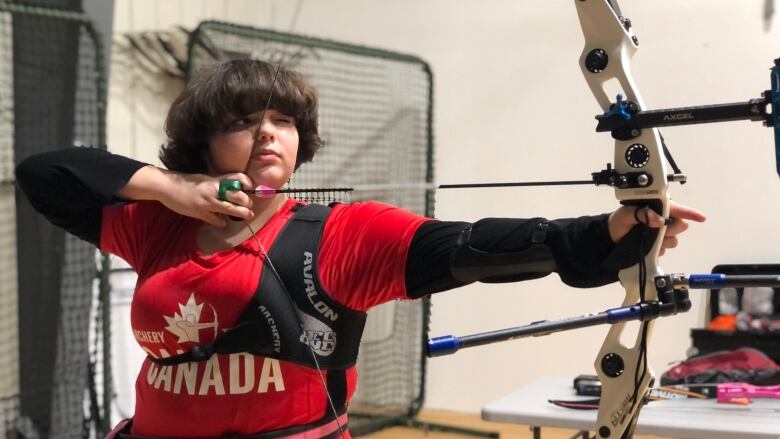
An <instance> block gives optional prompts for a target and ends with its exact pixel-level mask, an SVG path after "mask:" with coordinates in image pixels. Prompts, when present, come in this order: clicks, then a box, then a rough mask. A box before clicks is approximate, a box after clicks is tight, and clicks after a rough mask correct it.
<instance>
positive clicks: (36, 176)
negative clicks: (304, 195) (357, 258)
mask: <svg viewBox="0 0 780 439" xmlns="http://www.w3.org/2000/svg"><path fill="white" fill-rule="evenodd" d="M144 166H146V164H145V163H142V162H139V161H136V160H132V159H129V158H127V157H123V156H120V155H115V154H111V153H109V152H106V151H104V150H99V149H91V148H68V149H63V150H58V151H54V152H49V153H44V154H39V155H34V156H31V157H29V158H27V159H25V160H24V161H22V163H20V164H19V165H18V166H17V168H16V179H17V184H18V185H19V186H20V188H21V189H22V190H23V191H24V193H25V194H26V195H27V197H28V198H29V200H30V202H31V203H32V205H33V206H34V207H35V208H36V209H37V210H38V211H39V212H41V213H42V214H43V215H44V216H46V217H47V218H48V219H49V221H51V222H52V223H53V224H55V225H57V226H59V227H62V228H63V229H65V230H66V231H68V232H70V233H72V234H74V235H76V236H78V237H80V238H82V239H84V240H86V241H88V242H90V243H92V244H95V245H99V243H100V230H101V227H102V210H103V207H104V206H107V205H112V204H116V203H121V202H126V200H121V199H119V198H117V196H116V193H117V192H118V191H119V190H120V189H121V188H122V187H124V186H125V185H126V184H127V182H128V181H129V180H130V178H131V177H132V176H133V174H135V172H136V171H138V170H139V169H140V168H142V167H144ZM539 220H540V219H538V218H537V219H485V220H481V221H479V222H477V223H474V224H471V223H466V222H453V221H438V220H433V221H428V222H426V223H425V224H423V225H422V226H420V228H419V229H418V230H417V232H416V233H415V235H414V237H413V239H412V242H411V245H410V248H409V253H408V256H407V266H406V287H407V294H408V295H409V297H421V296H424V295H427V294H432V293H436V292H440V291H445V290H448V289H452V288H455V287H458V286H462V285H464V284H465V283H464V282H462V281H459V280H457V279H455V277H454V276H453V275H452V272H451V266H450V257H451V254H452V252H453V249H455V248H456V246H457V240H458V237H459V236H460V234H461V232H462V231H463V230H465V229H468V228H472V230H478V233H473V236H472V242H471V245H472V246H475V247H476V248H479V249H480V250H483V251H487V252H515V251H519V250H522V249H523V248H526V247H527V246H528V245H530V239H531V233H530V232H529V230H530V228H531V226H533V225H535V224H537V223H538V222H539ZM545 244H546V245H548V246H549V248H550V251H551V253H552V256H553V257H554V259H555V261H554V265H555V267H557V268H556V270H555V271H556V272H558V274H559V275H560V277H561V279H562V280H563V281H564V282H566V283H567V284H569V285H573V286H580V287H590V286H597V285H603V284H606V283H611V282H614V281H615V280H617V273H616V272H615V271H613V270H610V269H606V268H604V267H603V266H602V264H601V262H602V261H603V260H604V258H606V256H607V255H608V254H609V253H610V251H611V250H612V249H613V244H612V242H611V241H610V239H609V233H608V230H607V218H606V215H600V216H594V217H580V218H574V219H562V220H555V221H550V222H549V227H548V229H547V237H546V241H545ZM547 274H549V272H544V273H528V274H527V276H525V277H523V276H522V275H521V276H519V277H516V278H515V279H514V280H519V279H524V278H527V279H531V278H537V277H541V276H544V275H547Z"/></svg>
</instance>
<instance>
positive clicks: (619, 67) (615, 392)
mask: <svg viewBox="0 0 780 439" xmlns="http://www.w3.org/2000/svg"><path fill="white" fill-rule="evenodd" d="M575 4H576V6H577V13H578V16H579V19H580V24H581V26H582V31H583V35H584V37H585V47H584V49H583V52H582V55H581V56H580V67H581V69H582V72H583V75H584V76H585V80H586V81H587V83H588V85H589V86H590V89H591V91H592V92H593V95H594V96H595V98H596V100H597V101H598V104H599V106H600V107H601V109H602V111H604V112H607V111H609V110H610V109H611V107H612V100H611V98H610V96H609V95H608V93H607V90H605V85H606V84H607V83H608V82H614V81H617V82H618V83H619V84H620V87H621V89H622V93H623V95H625V96H626V97H627V100H628V102H629V103H633V104H636V105H637V108H643V107H644V102H643V101H642V98H641V96H640V95H639V92H638V90H637V87H636V84H635V82H634V80H633V78H632V76H631V71H630V61H631V57H632V56H633V55H634V53H636V50H637V39H636V36H635V35H634V33H633V31H632V30H631V29H630V25H626V21H625V19H624V18H623V17H621V16H620V15H619V14H620V13H619V10H618V11H616V10H615V9H613V6H612V4H610V2H609V1H608V0H575ZM632 134H635V136H633V138H631V139H629V140H616V141H615V155H614V166H615V171H616V172H617V174H618V175H623V174H627V173H637V172H639V173H641V174H646V175H645V177H647V178H649V179H650V181H649V182H648V183H647V184H646V185H645V186H641V187H630V188H620V187H616V188H615V197H616V198H617V199H618V201H620V202H621V203H623V204H632V205H640V206H644V205H649V206H651V207H652V208H653V209H654V210H656V211H657V212H658V213H659V214H661V215H663V217H664V218H668V216H669V195H668V191H667V188H668V183H667V179H666V176H667V175H668V174H669V172H668V169H667V163H666V160H665V158H664V155H663V150H662V148H661V144H662V143H661V138H660V134H659V133H658V130H657V129H644V130H639V131H638V132H636V133H632ZM664 232H665V228H661V229H659V230H658V233H657V234H654V235H655V240H654V242H652V248H651V249H650V251H649V252H648V253H647V254H646V256H645V257H644V267H645V270H644V276H641V275H642V273H641V272H640V270H641V268H640V265H639V264H637V265H634V266H632V267H629V268H626V269H623V270H621V271H620V273H619V278H620V282H621V284H622V285H623V287H624V288H625V290H626V296H625V300H624V301H623V306H629V305H633V304H636V303H637V302H639V301H641V300H656V299H657V292H656V290H655V288H654V286H653V279H654V278H655V277H656V276H661V275H663V271H662V270H661V268H660V267H659V266H658V263H657V261H658V253H659V251H660V249H661V243H662V239H663V236H664ZM651 237H652V236H650V237H648V242H647V246H648V247H649V245H650V241H649V239H650V238H651ZM637 251H641V250H640V249H637ZM640 276H641V277H640ZM643 279H644V280H643ZM645 281H647V283H646V284H645ZM642 284H645V288H644V297H642V294H641V292H640V290H641V289H642ZM626 325H627V324H626V323H619V324H615V325H612V326H611V327H610V330H609V332H608V334H607V337H606V339H605V341H604V344H603V345H602V347H601V350H600V351H599V354H598V357H597V358H596V360H595V362H594V366H595V368H596V372H597V373H598V375H599V378H600V379H601V383H602V395H601V403H600V405H599V413H598V419H597V425H596V431H597V433H598V434H599V437H602V438H618V437H621V436H622V435H623V434H627V435H630V434H631V432H632V431H633V427H634V424H635V419H636V415H637V414H638V411H639V408H640V407H641V405H642V399H643V397H644V395H645V394H646V392H647V391H648V389H649V387H650V385H651V384H652V381H653V376H652V373H651V371H650V370H649V368H646V367H645V364H646V358H643V356H644V355H646V352H645V351H644V347H645V346H646V343H647V340H648V339H649V337H650V332H651V331H652V321H650V322H645V323H643V324H640V325H639V329H638V330H637V333H636V335H635V337H633V339H634V344H633V346H626V345H624V344H623V343H621V337H622V334H623V332H624V331H626V330H627V329H629V328H627V327H626ZM643 343H644V344H645V346H643Z"/></svg>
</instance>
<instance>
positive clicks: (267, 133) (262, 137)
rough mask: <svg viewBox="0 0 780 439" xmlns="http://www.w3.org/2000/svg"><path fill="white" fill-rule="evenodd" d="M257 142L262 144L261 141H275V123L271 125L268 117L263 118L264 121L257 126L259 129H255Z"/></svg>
mask: <svg viewBox="0 0 780 439" xmlns="http://www.w3.org/2000/svg"><path fill="white" fill-rule="evenodd" d="M254 134H255V136H254V137H255V142H261V141H273V140H274V137H275V133H274V126H273V123H271V119H269V118H268V117H265V116H264V117H263V119H262V120H261V121H260V123H259V124H257V128H255V133H254Z"/></svg>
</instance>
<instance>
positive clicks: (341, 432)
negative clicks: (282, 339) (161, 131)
mask: <svg viewBox="0 0 780 439" xmlns="http://www.w3.org/2000/svg"><path fill="white" fill-rule="evenodd" d="M281 69H282V64H281V63H279V64H277V65H276V72H275V73H274V79H273V81H271V89H270V90H269V92H268V99H267V100H266V103H265V108H264V109H263V112H262V113H261V115H260V118H261V119H260V124H261V125H262V123H263V118H265V115H266V113H267V112H268V110H269V109H270V108H271V98H272V97H273V94H274V90H275V89H276V80H277V78H278V77H279V72H280V71H281ZM244 224H246V228H247V229H249V233H251V234H252V238H254V240H255V243H257V247H258V249H259V250H260V254H261V256H262V257H263V261H264V262H267V263H268V268H270V269H271V272H272V273H273V274H274V277H276V280H277V281H279V285H281V287H282V290H283V291H284V294H285V297H287V301H288V302H289V303H290V305H291V306H292V307H293V309H295V310H297V306H296V305H295V302H294V301H293V298H292V295H291V294H290V291H289V290H288V289H287V286H286V285H285V283H284V281H283V280H282V276H281V275H279V272H278V271H276V267H274V264H273V262H272V261H271V257H270V256H269V255H268V252H267V251H265V247H263V244H262V243H260V239H258V237H257V235H256V234H255V231H254V229H252V225H251V224H249V221H247V220H244ZM293 314H295V320H296V321H297V323H298V328H299V330H300V332H301V341H302V342H305V343H306V346H307V347H308V348H309V353H310V354H311V358H312V360H313V361H314V366H315V368H316V369H317V375H319V377H320V382H321V383H322V389H323V390H324V391H325V395H326V396H327V398H328V405H329V407H330V410H331V412H332V413H333V419H334V420H335V421H336V425H337V426H338V429H339V436H340V437H341V438H342V439H344V438H345V437H346V436H344V426H343V425H341V421H340V420H339V413H338V410H336V404H335V403H334V402H333V397H332V396H331V394H330V391H328V383H326V382H325V376H324V375H323V373H322V368H321V367H320V362H319V361H318V360H317V354H316V353H315V352H314V348H313V347H312V345H311V343H310V342H309V338H308V337H307V336H306V330H305V328H304V325H303V321H302V320H301V316H300V315H299V314H298V312H297V311H296V312H295V313H293Z"/></svg>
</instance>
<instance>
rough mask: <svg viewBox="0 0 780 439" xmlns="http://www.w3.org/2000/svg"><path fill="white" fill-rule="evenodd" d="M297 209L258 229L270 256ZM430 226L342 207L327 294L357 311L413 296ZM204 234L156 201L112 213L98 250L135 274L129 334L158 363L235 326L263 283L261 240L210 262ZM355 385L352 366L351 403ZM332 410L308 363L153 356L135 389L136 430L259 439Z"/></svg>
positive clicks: (328, 249) (287, 208) (384, 208)
mask: <svg viewBox="0 0 780 439" xmlns="http://www.w3.org/2000/svg"><path fill="white" fill-rule="evenodd" d="M295 204H296V201H294V200H288V201H287V203H285V205H284V206H283V207H282V208H281V209H280V210H279V212H277V213H276V214H275V215H274V216H273V217H272V218H271V219H270V220H269V221H268V222H267V223H266V224H265V225H264V226H263V227H262V228H261V229H260V230H258V231H257V235H256V236H257V238H258V239H259V241H260V242H261V243H262V245H263V247H264V248H265V250H267V251H270V248H271V247H272V246H273V245H274V240H275V239H276V237H277V235H278V234H279V232H280V231H281V229H282V228H283V226H284V225H285V224H286V222H287V221H288V220H289V219H290V218H291V217H292V215H293V212H292V210H291V209H292V207H293V206H294V205H295ZM427 220H428V219H427V218H425V217H421V216H419V215H416V214H413V213H411V212H408V211H405V210H402V209H399V208H396V207H392V206H389V205H385V204H381V203H375V202H363V203H353V204H345V205H336V206H335V207H334V208H333V210H332V211H331V213H330V215H329V216H328V218H327V220H326V223H325V227H324V230H323V235H322V239H321V242H320V248H319V255H318V260H317V263H318V270H319V271H318V274H319V276H320V280H321V282H322V286H323V288H324V289H325V291H326V292H327V294H328V295H329V296H330V297H331V298H332V299H333V300H335V301H336V302H338V303H340V304H342V305H344V306H346V307H348V308H350V309H353V310H357V311H366V310H368V309H369V308H371V307H372V306H374V305H378V304H382V303H385V302H388V301H390V300H394V299H404V298H406V288H405V276H404V274H405V270H406V256H407V253H408V249H409V245H410V242H411V240H412V237H413V235H414V233H415V231H416V230H417V228H418V227H419V226H420V225H421V224H422V223H423V222H425V221H427ZM200 225H202V223H201V222H200V221H198V220H195V219H192V218H189V217H184V216H181V215H178V214H176V213H174V212H172V211H170V210H168V209H167V208H165V207H164V206H163V205H162V204H160V203H158V202H151V201H141V202H135V203H130V204H126V205H122V206H118V207H106V208H104V209H103V224H102V229H101V238H100V244H101V249H102V250H104V251H107V252H110V253H114V254H116V255H118V256H120V257H122V258H123V259H125V260H126V261H127V262H128V263H129V264H130V266H131V267H133V269H134V270H135V271H136V272H137V273H138V283H137V284H136V289H135V295H134V297H133V304H132V308H131V325H132V328H133V334H134V336H135V338H136V340H137V341H138V343H139V344H140V346H141V348H142V349H143V350H144V351H146V353H148V354H149V355H150V356H152V357H156V358H160V357H166V356H170V355H174V354H178V353H183V352H186V351H189V350H190V349H191V347H192V346H194V345H196V344H204V343H210V342H212V341H213V340H214V338H215V337H216V336H217V335H218V334H221V333H222V332H224V331H225V330H226V329H229V328H231V327H232V326H233V325H234V324H235V323H236V321H237V319H238V317H239V316H240V315H241V313H242V312H243V311H244V308H245V306H246V304H247V303H248V302H249V300H250V299H251V298H252V296H253V295H254V293H255V290H256V289H257V287H258V285H259V282H260V275H261V272H262V268H263V258H264V255H263V254H262V252H261V251H259V249H258V247H257V243H256V242H255V240H254V239H253V238H251V237H250V238H249V239H247V240H246V241H244V242H243V243H241V244H239V245H238V246H236V247H234V248H231V249H226V250H222V251H218V252H215V253H213V254H212V255H209V256H206V255H203V254H202V253H201V252H200V251H199V249H198V247H197V243H196V237H197V231H198V228H199V227H200ZM280 245H281V244H280ZM325 373H327V372H323V374H325ZM356 380H357V374H356V371H355V368H354V367H353V368H352V369H350V370H349V371H348V373H347V401H349V398H351V397H352V395H353V394H354V390H355V385H356ZM326 410H329V407H328V402H327V397H326V394H325V389H324V388H323V384H322V379H321V377H320V376H319V372H317V371H316V370H314V369H311V368H308V367H305V366H301V365H297V364H293V363H289V362H285V361H281V360H276V359H272V358H265V357H261V356H253V355H251V354H248V353H235V354H225V355H214V356H212V357H211V358H210V359H209V360H208V361H205V362H193V363H182V364H178V365H172V366H161V365H157V364H155V363H153V362H151V361H149V360H148V359H147V360H145V361H144V363H143V365H142V367H141V372H140V374H139V376H138V379H137V381H136V408H135V416H134V418H133V429H132V433H133V434H137V435H142V436H143V435H148V436H165V437H214V436H219V435H223V434H229V433H235V434H252V433H259V432H264V431H272V430H278V429H282V428H287V427H291V426H295V425H302V424H307V423H310V422H314V421H317V420H319V419H321V418H322V417H323V416H324V415H325V413H326Z"/></svg>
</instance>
